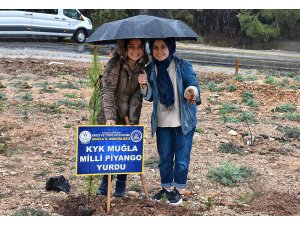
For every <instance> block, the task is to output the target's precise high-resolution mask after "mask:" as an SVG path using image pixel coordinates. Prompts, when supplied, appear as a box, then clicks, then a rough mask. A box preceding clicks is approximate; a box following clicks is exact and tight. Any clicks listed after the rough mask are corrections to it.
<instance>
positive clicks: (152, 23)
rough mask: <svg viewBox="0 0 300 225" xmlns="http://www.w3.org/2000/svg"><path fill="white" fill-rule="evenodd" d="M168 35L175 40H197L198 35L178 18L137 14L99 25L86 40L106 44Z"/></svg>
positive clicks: (167, 36) (166, 36)
mask: <svg viewBox="0 0 300 225" xmlns="http://www.w3.org/2000/svg"><path fill="white" fill-rule="evenodd" d="M170 37H172V38H175V40H197V38H198V37H199V36H198V34H196V33H195V32H194V31H193V30H192V29H191V28H190V27H189V26H188V25H186V24H185V23H184V22H182V21H180V20H173V19H165V18H160V17H155V16H147V15H139V16H133V17H129V18H126V19H123V20H117V21H113V22H109V23H105V24H103V25H101V26H100V27H98V28H97V30H96V31H95V32H94V33H93V34H92V35H91V36H90V37H89V38H88V39H87V42H89V43H93V44H106V43H114V42H115V41H117V40H121V39H132V38H142V39H153V38H170Z"/></svg>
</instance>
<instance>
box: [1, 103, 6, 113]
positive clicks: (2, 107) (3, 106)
mask: <svg viewBox="0 0 300 225" xmlns="http://www.w3.org/2000/svg"><path fill="white" fill-rule="evenodd" d="M4 108H5V105H4V104H3V103H2V102H0V112H2V111H3V110H4Z"/></svg>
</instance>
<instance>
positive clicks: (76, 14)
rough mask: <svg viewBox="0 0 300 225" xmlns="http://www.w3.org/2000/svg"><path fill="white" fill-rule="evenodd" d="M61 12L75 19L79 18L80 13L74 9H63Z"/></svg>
mask: <svg viewBox="0 0 300 225" xmlns="http://www.w3.org/2000/svg"><path fill="white" fill-rule="evenodd" d="M63 13H64V15H65V16H67V17H70V18H72V19H75V20H79V18H80V13H79V12H78V11H77V10H75V9H64V10H63Z"/></svg>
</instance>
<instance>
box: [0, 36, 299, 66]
mask: <svg viewBox="0 0 300 225" xmlns="http://www.w3.org/2000/svg"><path fill="white" fill-rule="evenodd" d="M0 49H2V55H3V51H4V52H5V51H6V52H7V54H18V51H19V52H20V54H25V57H26V53H25V52H26V50H27V51H28V50H29V51H30V57H32V56H34V55H35V53H36V54H37V53H38V52H39V53H41V52H43V51H47V52H55V53H56V55H63V54H66V53H68V54H69V55H73V56H78V55H80V58H84V57H85V56H89V57H88V58H89V60H90V58H91V56H92V54H93V49H94V46H92V45H90V44H77V43H74V42H71V41H69V40H65V41H60V42H59V41H57V40H56V39H55V38H52V39H45V38H44V39H41V38H1V39H0ZM15 51H17V52H15ZM97 53H98V55H99V56H100V57H102V58H103V59H107V60H108V54H109V49H108V47H107V46H106V45H103V46H98V47H97ZM177 55H179V56H181V57H183V58H185V59H187V60H189V61H190V62H192V63H195V64H200V65H211V66H222V67H235V65H236V62H237V61H238V62H239V68H247V69H267V70H270V69H273V70H285V71H300V53H297V52H286V51H279V50H271V51H268V50H263V51H258V50H245V49H234V48H219V47H212V46H205V45H196V44H188V45H185V44H181V43H180V44H178V47H177Z"/></svg>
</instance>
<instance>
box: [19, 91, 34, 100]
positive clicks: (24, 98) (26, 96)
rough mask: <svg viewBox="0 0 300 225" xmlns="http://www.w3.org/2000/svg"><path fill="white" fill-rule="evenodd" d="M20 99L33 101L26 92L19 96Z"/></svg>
mask: <svg viewBox="0 0 300 225" xmlns="http://www.w3.org/2000/svg"><path fill="white" fill-rule="evenodd" d="M21 99H22V100H24V101H32V100H33V98H32V95H31V94H30V93H28V92H26V93H25V94H24V95H23V96H21Z"/></svg>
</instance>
